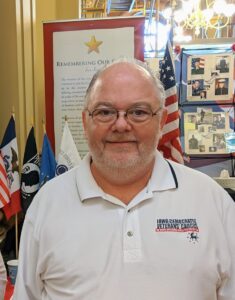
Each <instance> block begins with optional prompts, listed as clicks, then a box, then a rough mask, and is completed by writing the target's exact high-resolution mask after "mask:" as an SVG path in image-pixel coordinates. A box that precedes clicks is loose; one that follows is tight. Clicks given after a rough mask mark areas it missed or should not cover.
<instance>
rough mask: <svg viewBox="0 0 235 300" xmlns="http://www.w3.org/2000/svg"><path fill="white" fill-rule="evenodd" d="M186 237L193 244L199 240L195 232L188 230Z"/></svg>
mask: <svg viewBox="0 0 235 300" xmlns="http://www.w3.org/2000/svg"><path fill="white" fill-rule="evenodd" d="M187 238H188V239H189V241H190V242H192V243H193V244H195V243H197V242H198V240H199V236H198V234H197V232H189V233H188V236H187Z"/></svg>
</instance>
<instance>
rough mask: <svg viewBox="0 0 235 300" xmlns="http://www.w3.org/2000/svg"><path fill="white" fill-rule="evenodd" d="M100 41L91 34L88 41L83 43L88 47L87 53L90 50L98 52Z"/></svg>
mask: <svg viewBox="0 0 235 300" xmlns="http://www.w3.org/2000/svg"><path fill="white" fill-rule="evenodd" d="M102 43H103V42H101V41H97V40H96V38H95V36H94V35H93V36H92V37H91V40H90V42H87V43H85V45H86V46H87V47H89V49H88V53H91V52H92V51H95V52H96V53H100V51H99V48H98V47H99V46H100V45H101V44H102Z"/></svg>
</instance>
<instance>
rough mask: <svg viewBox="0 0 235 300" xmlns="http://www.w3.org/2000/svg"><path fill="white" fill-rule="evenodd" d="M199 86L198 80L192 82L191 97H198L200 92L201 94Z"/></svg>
mask: <svg viewBox="0 0 235 300" xmlns="http://www.w3.org/2000/svg"><path fill="white" fill-rule="evenodd" d="M201 90H202V89H201V86H200V81H199V80H195V81H193V84H192V96H200V92H201Z"/></svg>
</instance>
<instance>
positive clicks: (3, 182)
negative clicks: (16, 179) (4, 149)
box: [0, 154, 10, 208]
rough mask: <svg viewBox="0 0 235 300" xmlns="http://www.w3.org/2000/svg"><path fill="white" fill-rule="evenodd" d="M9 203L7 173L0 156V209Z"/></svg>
mask: <svg viewBox="0 0 235 300" xmlns="http://www.w3.org/2000/svg"><path fill="white" fill-rule="evenodd" d="M9 201H10V192H9V187H8V183H7V173H6V170H5V165H4V162H3V158H2V155H1V154H0V208H2V207H3V206H5V205H6V204H7V203H8V202H9Z"/></svg>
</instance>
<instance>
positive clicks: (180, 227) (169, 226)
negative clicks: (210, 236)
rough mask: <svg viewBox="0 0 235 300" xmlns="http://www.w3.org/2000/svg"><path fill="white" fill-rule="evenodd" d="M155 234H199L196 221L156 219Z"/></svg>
mask: <svg viewBox="0 0 235 300" xmlns="http://www.w3.org/2000/svg"><path fill="white" fill-rule="evenodd" d="M155 231H156V232H190V233H194V232H199V229H198V226H197V221H196V219H157V227H156V228H155Z"/></svg>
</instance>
